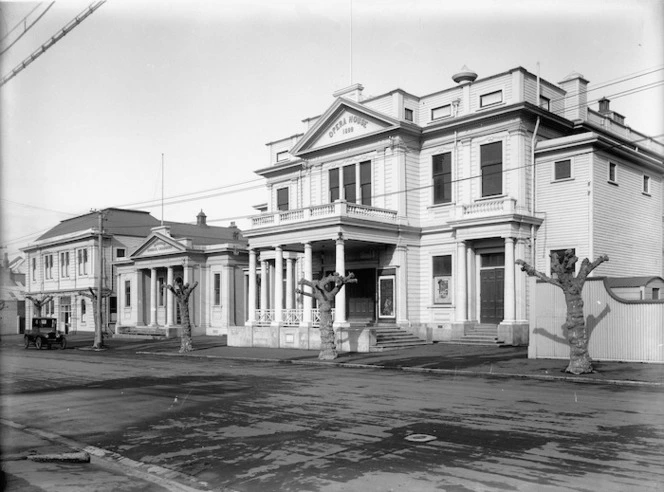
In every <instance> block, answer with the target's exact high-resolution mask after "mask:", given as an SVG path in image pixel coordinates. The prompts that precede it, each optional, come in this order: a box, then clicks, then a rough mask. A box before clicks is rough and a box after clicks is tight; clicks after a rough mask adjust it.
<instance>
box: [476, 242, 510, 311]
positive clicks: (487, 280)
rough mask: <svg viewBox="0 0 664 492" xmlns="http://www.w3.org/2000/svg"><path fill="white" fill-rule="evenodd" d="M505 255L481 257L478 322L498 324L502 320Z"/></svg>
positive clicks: (493, 254)
mask: <svg viewBox="0 0 664 492" xmlns="http://www.w3.org/2000/svg"><path fill="white" fill-rule="evenodd" d="M504 264H505V255H504V254H502V253H492V254H488V255H482V269H481V270H480V322H481V323H491V324H498V323H500V322H501V321H503V318H504V303H505V297H504V292H505V267H504Z"/></svg>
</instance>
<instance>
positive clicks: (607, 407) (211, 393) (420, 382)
mask: <svg viewBox="0 0 664 492" xmlns="http://www.w3.org/2000/svg"><path fill="white" fill-rule="evenodd" d="M2 356H3V363H4V366H5V367H4V368H3V371H2V383H3V398H2V405H1V410H2V416H3V418H4V419H5V420H6V421H11V422H14V423H18V424H25V425H27V424H30V425H32V426H37V427H40V426H43V428H44V429H46V428H47V427H46V425H45V424H43V423H45V422H49V424H50V425H49V428H48V430H50V431H53V432H56V433H57V434H59V435H61V436H64V437H65V438H68V439H71V440H74V441H76V442H78V443H84V444H86V445H90V446H94V447H96V448H94V449H100V450H107V451H108V452H109V453H116V454H108V456H109V457H112V458H113V459H115V460H116V462H117V463H118V464H119V465H123V464H126V466H127V467H128V469H129V468H131V469H133V470H136V469H137V467H139V468H138V469H139V471H140V470H144V471H145V472H146V473H153V474H156V475H160V476H161V477H162V478H165V479H167V480H171V482H162V483H161V485H162V486H163V485H164V484H166V485H168V483H171V484H177V483H183V484H186V485H188V486H194V487H195V488H199V489H201V490H207V489H214V490H220V489H222V490H236V491H263V490H267V491H270V490H275V491H276V490H280V491H282V490H283V491H287V490H293V491H299V490H312V491H358V490H362V491H389V490H394V491H397V490H403V491H429V490H528V491H529V490H537V491H547V490H588V491H595V490H608V491H612V490H616V491H628V490H662V489H663V488H664V418H663V417H664V405H662V403H663V402H664V392H663V391H662V390H661V389H659V388H630V387H616V386H595V385H592V386H589V385H579V384H571V383H564V382H546V381H524V380H510V379H480V378H465V377H453V376H440V375H430V374H411V373H400V372H386V371H380V370H372V369H345V368H337V367H332V368H327V367H320V366H309V367H308V366H293V365H284V364H272V363H264V362H263V363H261V362H242V361H229V360H204V359H194V358H174V357H160V356H145V355H143V356H137V355H135V354H132V353H130V352H122V353H120V352H115V353H114V352H112V351H108V352H100V353H93V352H82V351H74V350H67V351H53V352H46V351H42V352H37V351H25V352H18V351H4V352H3V354H2ZM35 422H38V423H39V424H35ZM418 435H423V436H431V438H433V439H432V440H429V441H426V442H411V441H409V440H408V439H407V438H409V437H410V438H413V437H415V438H417V437H418ZM119 455H121V456H123V457H127V458H128V459H130V460H133V461H129V462H126V463H125V462H124V461H123V460H121V459H118V458H119ZM141 464H143V465H141ZM149 465H154V466H156V467H161V468H154V469H152V470H150V469H148V468H147V467H148V466H149ZM141 466H143V467H144V468H140V467H141ZM165 469H168V470H173V471H176V472H179V473H181V474H182V475H173V476H170V477H165V476H164V470H165ZM187 476H188V477H193V480H194V481H195V482H192V481H187V480H186V477H187ZM174 486H175V485H174ZM168 488H169V487H168V486H166V489H168ZM46 490H48V489H46ZM53 490H55V489H53ZM92 490H94V489H92ZM155 490H156V489H155ZM171 490H175V489H174V488H172V487H171Z"/></svg>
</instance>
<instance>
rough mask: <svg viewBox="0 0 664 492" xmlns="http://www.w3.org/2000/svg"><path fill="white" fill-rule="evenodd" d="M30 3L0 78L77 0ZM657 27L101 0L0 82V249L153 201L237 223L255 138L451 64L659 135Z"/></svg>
mask: <svg viewBox="0 0 664 492" xmlns="http://www.w3.org/2000/svg"><path fill="white" fill-rule="evenodd" d="M48 5H49V2H45V3H42V4H38V3H33V2H11V3H10V2H4V1H0V33H1V34H0V37H2V38H3V40H2V44H1V49H2V50H6V52H5V53H4V54H3V55H2V57H1V58H0V75H1V76H2V77H4V76H5V75H7V74H9V73H10V72H11V71H12V70H13V69H14V68H15V67H16V66H18V65H19V64H20V63H21V62H23V61H24V60H25V59H26V58H27V57H28V56H29V55H30V54H31V53H33V52H34V51H35V50H37V49H38V48H39V47H40V46H41V45H42V44H43V43H45V42H46V41H48V40H49V39H50V38H51V37H52V36H54V35H55V34H56V33H58V31H60V30H61V29H62V28H64V27H65V26H66V25H67V24H68V23H69V22H70V21H72V19H74V18H75V17H76V16H77V15H79V14H80V13H81V12H83V11H84V10H85V9H86V8H87V7H88V6H89V5H91V2H75V1H59V2H56V3H55V4H54V5H52V7H51V8H49V9H48V11H47V12H46V13H45V14H44V15H43V17H42V18H41V19H40V20H39V21H38V22H37V23H36V24H35V25H34V26H33V27H32V28H30V29H29V30H28V31H27V32H25V33H24V34H23V27H22V26H23V25H29V24H30V23H31V22H32V21H34V20H35V19H36V17H37V15H39V14H40V13H41V12H43V11H44V10H45V9H46V8H47V7H48ZM35 7H37V8H36V10H34V12H33V13H32V14H30V13H31V12H32V11H33V9H35ZM28 14H30V15H28ZM26 16H28V17H27V19H26ZM24 19H26V22H25V23H24ZM17 25H18V26H19V27H18V28H16V29H14V28H15V27H16V26H17ZM662 26H664V2H661V1H660V0H585V1H583V2H578V1H576V0H547V1H539V0H537V1H535V0H527V1H526V0H523V1H521V0H519V1H517V0H502V1H489V0H465V1H463V2H456V1H454V2H452V1H442V0H324V1H318V0H291V1H280V0H253V1H252V0H237V1H235V0H217V1H201V2H191V1H186V2H185V1H174V2H170V1H168V0H161V1H159V2H156V1H143V2H141V1H140V0H139V1H127V0H109V1H108V2H106V3H104V4H103V5H102V6H101V7H100V8H99V9H98V10H96V11H95V12H94V13H93V14H92V15H90V16H89V17H88V18H87V19H85V20H84V21H83V22H82V23H81V24H79V25H78V26H77V27H75V28H74V29H73V30H72V31H71V32H69V33H68V34H67V35H66V36H65V37H63V38H62V39H61V40H60V41H59V42H58V43H56V44H55V45H54V46H52V47H51V48H50V49H49V50H47V51H46V52H45V53H44V54H43V55H41V56H40V57H39V58H37V59H36V60H35V61H34V62H33V63H31V64H30V65H29V66H28V67H27V68H25V69H24V70H22V71H21V72H20V73H18V74H17V75H16V76H15V77H14V78H12V79H11V80H9V81H8V82H6V84H4V85H3V86H2V87H1V88H0V244H1V245H2V247H3V248H6V249H5V250H4V251H6V252H9V254H10V257H12V258H13V257H14V256H16V255H18V254H21V253H20V251H19V248H21V247H25V246H27V245H28V244H30V243H31V242H32V241H34V240H35V239H36V238H37V237H38V236H39V235H40V234H42V233H43V232H45V231H46V230H48V229H49V228H51V227H53V226H55V225H56V224H57V223H58V222H59V221H61V220H65V219H68V218H71V217H74V216H77V215H81V214H84V213H87V212H89V211H90V210H93V209H102V208H106V207H121V208H133V209H138V210H146V211H149V212H150V213H152V215H153V216H155V217H156V218H158V219H161V218H162V197H163V198H164V207H163V218H164V219H165V220H167V221H179V222H195V220H196V215H197V214H198V213H199V211H200V210H203V211H204V212H205V214H206V215H207V217H208V224H210V225H221V226H227V225H229V224H230V222H231V221H235V222H236V223H237V224H238V225H239V226H240V228H245V227H248V223H249V221H248V220H247V217H249V216H251V215H255V214H256V213H257V212H256V210H255V209H254V208H253V205H256V204H260V203H264V202H266V201H267V193H266V188H265V186H264V183H263V181H262V180H261V179H260V178H259V176H258V175H256V174H255V172H254V171H256V170H257V169H261V168H264V167H267V166H269V165H270V162H269V155H268V149H267V147H266V145H265V144H266V143H268V142H271V141H275V140H278V139H281V138H284V137H287V136H290V135H294V134H298V133H302V132H303V131H304V130H305V127H304V123H303V122H302V120H303V119H304V118H307V117H311V116H317V115H320V114H322V113H323V112H325V110H327V108H328V107H329V106H330V105H331V104H332V103H333V102H334V99H333V97H332V94H333V93H334V92H335V91H337V90H338V89H341V88H344V87H347V86H349V85H351V83H361V84H362V85H363V86H364V95H365V96H367V95H368V96H373V95H379V94H383V93H385V92H388V91H390V90H393V89H396V88H401V89H403V90H405V91H407V92H409V93H411V94H414V95H417V96H424V95H427V94H431V93H433V92H437V91H439V90H443V89H446V88H449V87H452V86H454V85H455V84H454V82H452V80H451V77H452V75H453V74H455V73H457V72H459V71H460V69H461V67H462V66H463V65H467V66H468V67H470V68H471V69H472V70H474V71H475V72H477V73H478V75H479V77H480V78H482V77H485V76H489V75H493V74H496V73H500V72H504V71H506V70H509V69H511V68H515V67H518V66H521V67H524V68H525V69H526V70H529V71H530V72H532V73H537V70H538V64H539V71H540V74H541V76H542V78H544V79H547V80H549V81H551V82H553V83H557V82H559V81H561V80H563V78H565V76H566V75H567V74H569V73H570V72H572V71H577V72H579V73H581V74H583V75H584V77H585V78H586V79H587V80H589V81H590V85H589V91H592V90H593V89H594V87H599V86H604V87H602V88H601V89H600V88H598V89H596V90H595V92H592V93H591V94H589V98H591V99H592V98H595V99H597V98H599V97H601V96H606V97H608V98H609V99H611V108H612V109H613V110H614V111H617V112H619V113H621V114H623V115H624V116H625V117H626V123H627V124H628V125H630V126H631V127H632V128H634V129H636V130H638V131H641V132H643V133H645V134H647V135H650V136H655V137H657V138H658V140H660V141H664V138H662V135H663V134H664V110H663V109H662V108H664V88H663V86H662V83H661V82H662V81H663V80H664V33H663V31H662ZM351 27H352V28H351ZM12 29H13V30H12ZM21 34H23V35H22V36H21V37H20V39H18V41H16V38H17V37H18V36H19V35H21ZM351 40H352V41H351ZM14 41H16V43H15V44H13V45H12V46H11V47H10V44H11V43H13V42H14ZM595 107H596V105H595ZM162 170H163V173H162Z"/></svg>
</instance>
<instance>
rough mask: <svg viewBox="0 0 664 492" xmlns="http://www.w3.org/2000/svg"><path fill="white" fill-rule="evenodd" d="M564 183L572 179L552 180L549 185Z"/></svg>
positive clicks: (572, 179)
mask: <svg viewBox="0 0 664 492" xmlns="http://www.w3.org/2000/svg"><path fill="white" fill-rule="evenodd" d="M565 181H574V178H560V179H554V180H552V181H551V183H564V182H565Z"/></svg>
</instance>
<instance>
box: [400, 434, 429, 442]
mask: <svg viewBox="0 0 664 492" xmlns="http://www.w3.org/2000/svg"><path fill="white" fill-rule="evenodd" d="M404 439H406V441H411V442H429V441H435V440H436V436H430V435H429V434H411V435H409V436H406V437H405V438H404Z"/></svg>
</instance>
